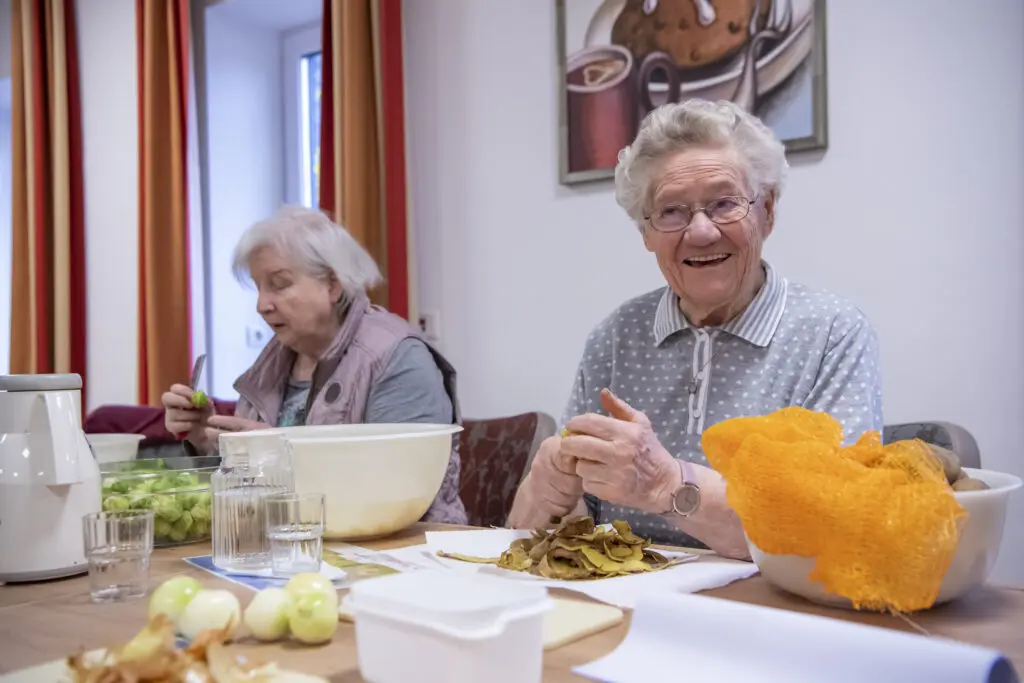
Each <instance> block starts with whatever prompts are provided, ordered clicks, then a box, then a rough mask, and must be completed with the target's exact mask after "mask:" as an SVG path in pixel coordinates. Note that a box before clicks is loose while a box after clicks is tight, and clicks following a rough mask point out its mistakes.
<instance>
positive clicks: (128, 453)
mask: <svg viewBox="0 0 1024 683" xmlns="http://www.w3.org/2000/svg"><path fill="white" fill-rule="evenodd" d="M145 438H146V437H145V436H143V435H142V434H86V435H85V439H86V441H88V442H89V446H90V447H91V448H92V453H93V455H94V456H96V462H98V463H101V464H102V463H108V462H122V461H124V460H134V459H135V457H136V456H137V455H138V454H139V443H141V442H142V440H143V439H145Z"/></svg>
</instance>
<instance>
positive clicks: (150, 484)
mask: <svg viewBox="0 0 1024 683" xmlns="http://www.w3.org/2000/svg"><path fill="white" fill-rule="evenodd" d="M219 464H220V458H219V457H203V458H154V459H147V460H131V461H127V462H112V463H104V464H101V465H100V473H101V474H102V478H103V509H104V510H107V511H111V510H152V511H153V545H154V546H155V547H165V546H171V545H181V544H184V543H197V542H199V541H208V540H210V519H211V510H212V498H211V495H210V475H212V474H213V473H214V472H216V471H217V466H218V465H219Z"/></svg>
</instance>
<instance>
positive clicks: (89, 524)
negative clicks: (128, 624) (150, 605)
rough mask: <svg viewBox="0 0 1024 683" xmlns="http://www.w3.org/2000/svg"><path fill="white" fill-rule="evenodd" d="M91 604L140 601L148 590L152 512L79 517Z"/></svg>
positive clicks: (98, 514)
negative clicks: (87, 567) (87, 565)
mask: <svg viewBox="0 0 1024 683" xmlns="http://www.w3.org/2000/svg"><path fill="white" fill-rule="evenodd" d="M82 535H83V539H84V543H85V558H86V560H87V561H88V563H89V596H90V597H91V598H92V601H93V602H121V601H124V600H132V599H135V598H143V597H145V596H146V591H147V590H149V556H150V555H151V554H152V553H153V511H152V510H123V511H116V512H94V513H92V514H88V515H86V516H84V517H83V518H82Z"/></svg>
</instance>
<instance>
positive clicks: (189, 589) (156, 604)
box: [149, 576, 203, 624]
mask: <svg viewBox="0 0 1024 683" xmlns="http://www.w3.org/2000/svg"><path fill="white" fill-rule="evenodd" d="M202 589H203V584H201V583H199V581H197V580H196V579H193V578H192V577H191V576H175V577H173V578H170V579H167V580H166V581H164V582H163V583H162V584H160V586H159V588H157V589H156V590H155V591H153V595H152V596H151V597H150V598H149V618H150V619H153V618H154V617H156V615H158V614H166V615H167V616H168V617H170V618H171V620H172V621H174V622H175V624H177V622H178V619H179V618H181V613H182V612H184V611H185V607H186V606H187V605H188V603H189V602H191V601H192V598H194V597H195V596H196V595H198V594H199V591H201V590H202Z"/></svg>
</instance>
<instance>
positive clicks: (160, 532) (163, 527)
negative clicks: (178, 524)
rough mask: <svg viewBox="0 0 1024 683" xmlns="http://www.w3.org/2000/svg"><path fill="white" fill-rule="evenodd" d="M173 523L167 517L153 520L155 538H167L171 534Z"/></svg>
mask: <svg viewBox="0 0 1024 683" xmlns="http://www.w3.org/2000/svg"><path fill="white" fill-rule="evenodd" d="M171 529H172V526H171V523H170V522H168V521H167V520H166V519H154V520H153V538H155V539H156V538H166V537H168V536H170V535H171Z"/></svg>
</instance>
